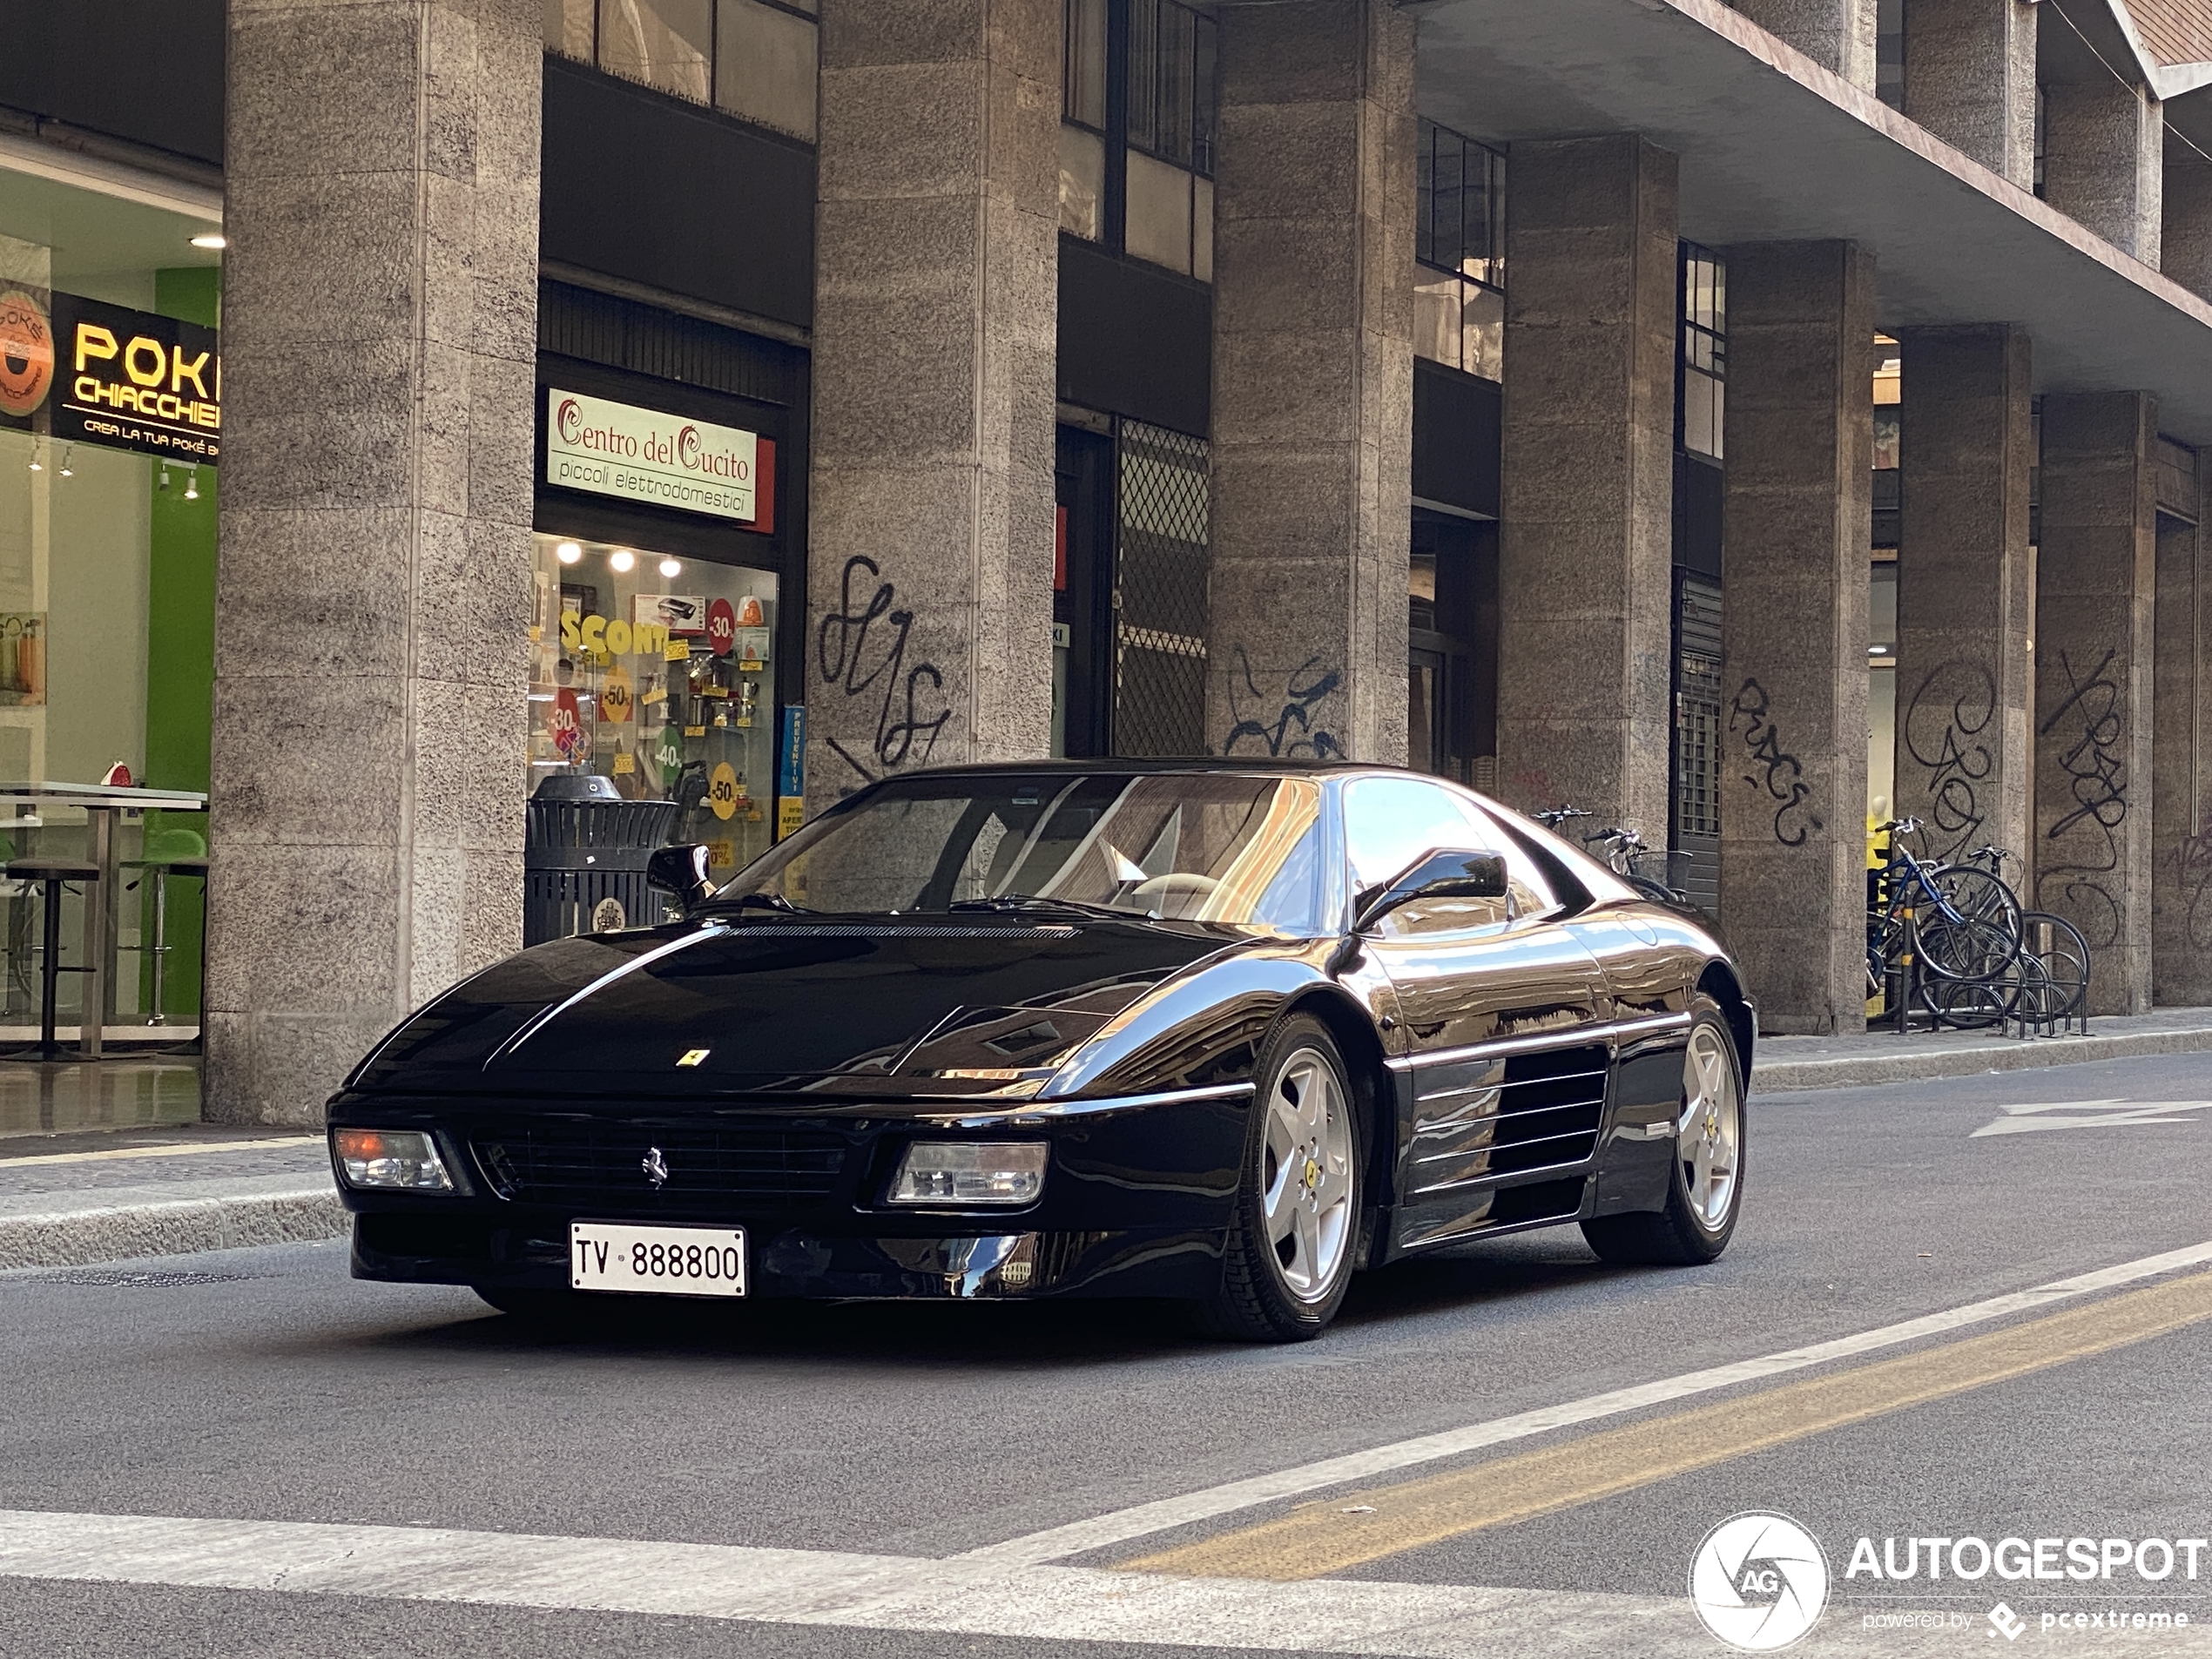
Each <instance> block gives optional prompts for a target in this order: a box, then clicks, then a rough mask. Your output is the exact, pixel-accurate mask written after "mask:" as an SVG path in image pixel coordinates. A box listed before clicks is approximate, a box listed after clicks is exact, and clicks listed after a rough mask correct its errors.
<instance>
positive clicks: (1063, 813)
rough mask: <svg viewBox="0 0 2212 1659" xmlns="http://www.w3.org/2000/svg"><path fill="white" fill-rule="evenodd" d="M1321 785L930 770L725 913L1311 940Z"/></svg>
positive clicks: (795, 839)
mask: <svg viewBox="0 0 2212 1659" xmlns="http://www.w3.org/2000/svg"><path fill="white" fill-rule="evenodd" d="M1320 822H1321V788H1320V786H1319V785H1318V784H1317V783H1314V782H1312V781H1311V780H1309V779H1303V778H1266V777H1248V776H1242V777H1240V776H1237V775H1235V774H1225V775H1224V774H1218V773H1206V772H1164V773H1155V774H1148V775H1143V776H1137V777H1131V776H1129V775H1127V774H1121V775H1115V774H1112V773H1096V774H1083V773H1077V774H1069V773H1067V772H1040V773H1036V774H1034V775H1028V776H1024V775H1023V774H1022V773H1018V772H994V773H989V774H986V775H975V774H968V775H961V774H957V773H949V774H935V775H933V774H922V775H921V776H917V777H913V778H902V779H894V780H892V781H891V782H888V783H885V784H882V785H880V786H877V787H875V788H873V789H871V790H869V791H867V792H866V793H864V794H862V795H860V796H859V797H857V798H856V799H854V800H853V801H852V802H851V803H849V804H848V805H846V806H842V807H840V808H839V809H838V810H837V811H836V812H833V813H828V814H826V816H824V817H822V818H819V819H816V820H815V821H814V822H813V823H812V824H810V825H808V826H806V828H805V829H803V830H801V831H800V832H799V833H798V834H796V835H794V836H792V838H791V839H790V840H787V841H786V842H784V843H783V844H782V845H781V846H779V847H777V848H776V849H775V850H774V851H773V852H772V853H769V854H768V855H767V856H766V857H765V858H763V859H761V860H759V861H758V862H756V863H754V864H752V866H750V867H748V868H746V869H745V870H744V871H742V872H741V873H739V874H738V878H737V880H734V881H732V882H731V883H730V885H729V886H728V887H725V888H724V889H723V890H722V892H721V893H720V894H718V901H719V902H721V903H725V904H734V903H743V902H746V901H747V900H748V899H749V900H750V901H751V902H752V904H755V905H759V906H765V907H768V908H772V909H784V908H791V909H799V910H810V911H821V912H833V913H837V914H863V915H881V914H887V913H890V912H893V911H898V912H901V913H907V912H913V911H950V910H961V909H970V910H1008V911H1012V910H1020V909H1036V910H1039V911H1043V910H1047V909H1054V908H1057V909H1064V910H1069V911H1074V910H1084V909H1094V910H1107V911H1111V912H1114V913H1116V914H1125V915H1130V916H1157V917H1163V918H1167V919H1171V920H1178V921H1214V922H1222V923H1225V924H1227V925H1230V926H1232V927H1258V928H1263V929H1265V930H1267V931H1269V932H1273V933H1284V934H1298V935H1309V934H1318V933H1319V932H1321V931H1323V929H1322V927H1321V926H1320V922H1319V915H1320V890H1321V857H1322V855H1321V831H1320Z"/></svg>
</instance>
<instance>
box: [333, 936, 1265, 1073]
mask: <svg viewBox="0 0 2212 1659" xmlns="http://www.w3.org/2000/svg"><path fill="white" fill-rule="evenodd" d="M1239 937H1240V936H1239V935H1238V934H1232V933H1229V932H1227V931H1225V930H1223V929H1219V928H1213V927H1197V926H1190V925H1184V924H1165V923H1152V922H1146V921H1131V922H1129V923H1121V922H1113V921H1082V922H1074V923H1066V924H1062V923H1060V922H1057V921H1032V920H1030V919H1028V918H1023V919H1022V920H1021V921H1013V922H1006V921H997V920H995V919H985V920H978V921H973V922H971V921H968V919H966V918H958V919H954V920H952V921H936V922H908V921H904V920H903V919H896V920H885V921H853V922H844V921H825V922H821V923H813V922H791V921H782V920H776V921H765V920H754V919H751V918H748V919H745V920H742V921H712V922H708V923H705V924H704V925H700V926H691V927H672V928H658V929H654V930H651V931H650V932H639V933H627V934H600V935H591V936H586V937H583V938H577V939H565V940H560V941H555V942H554V943H551V944H547V945H541V946H538V947H536V948H534V949H531V950H526V951H523V953H522V954H519V955H516V956H513V957H510V958H509V959H508V960H507V961H503V962H502V963H499V964H498V965H497V966H496V967H494V968H489V969H487V970H486V971H484V972H483V973H482V974H477V975H476V976H475V977H474V978H473V979H470V980H468V981H463V982H462V984H460V985H458V986H455V988H453V989H452V990H450V991H448V992H447V993H446V994H445V995H442V996H441V997H439V998H438V999H437V1000H436V1001H434V1002H432V1003H431V1004H430V1005H429V1006H428V1007H427V1008H423V1009H422V1010H421V1012H420V1013H418V1014H416V1015H415V1016H414V1017H413V1018H411V1019H410V1020H408V1022H406V1023H405V1024H403V1025H402V1026H401V1027H400V1028H399V1029H397V1030H396V1031H395V1032H393V1033H392V1035H390V1036H388V1038H386V1039H385V1041H384V1042H382V1043H381V1044H380V1045H379V1047H378V1048H377V1049H376V1050H375V1052H374V1053H373V1054H371V1055H369V1057H368V1059H367V1060H365V1061H364V1062H362V1063H361V1067H360V1068H359V1069H357V1070H356V1072H355V1074H354V1077H353V1078H352V1079H351V1080H349V1083H348V1087H349V1088H350V1089H357V1090H358V1089H367V1090H374V1091H375V1092H379V1093H383V1092H388V1091H404V1092H408V1093H414V1092H421V1091H428V1092H435V1093H441V1094H445V1093H493V1094H507V1093H514V1092H528V1093H529V1094H531V1095H533V1096H560V1095H591V1096H604V1095H605V1094H606V1093H607V1092H608V1090H609V1089H610V1088H618V1089H620V1090H621V1091H622V1092H623V1093H624V1094H625V1095H632V1096H648V1097H657V1098H669V1097H685V1096H723V1095H727V1094H732V1093H772V1094H779V1095H788V1094H790V1093H792V1092H806V1093H814V1094H824V1095H829V1096H840V1095H843V1096H874V1097H878V1098H881V1097H883V1096H893V1097H903V1096H956V1097H972V1096H992V1095H1001V1096H1003V1095H1020V1094H1028V1093H1034V1092H1035V1089H1036V1088H1037V1087H1038V1085H1039V1083H1040V1082H1042V1079H1043V1078H1045V1077H1048V1076H1050V1075H1051V1073H1052V1071H1053V1070H1054V1069H1056V1068H1057V1067H1058V1066H1059V1065H1060V1063H1061V1062H1062V1061H1064V1060H1065V1059H1066V1058H1067V1057H1068V1056H1069V1055H1071V1054H1072V1053H1074V1052H1075V1050H1076V1049H1078V1048H1080V1047H1081V1046H1082V1043H1083V1042H1085V1041H1086V1040H1088V1039H1089V1037H1090V1036H1091V1035H1094V1034H1095V1033H1096V1031H1097V1030H1098V1029H1099V1028H1100V1027H1101V1026H1103V1025H1104V1024H1105V1023H1106V1022H1108V1021H1109V1020H1110V1019H1112V1018H1113V1017H1114V1016H1115V1015H1116V1014H1119V1013H1121V1012H1122V1011H1123V1009H1124V1008H1127V1007H1129V1005H1130V1003H1131V1002H1133V1001H1136V999H1137V998H1138V997H1139V996H1142V995H1143V994H1144V993H1145V992H1146V991H1147V990H1149V989H1150V988H1152V987H1154V986H1156V985H1157V984H1158V983H1159V982H1160V981H1163V979H1165V978H1167V977H1169V976H1170V975H1171V974H1175V973H1177V971H1179V970H1181V969H1183V968H1188V967H1190V965H1192V964H1193V963H1196V962H1197V961H1202V960H1203V959H1204V958H1205V957H1207V956H1210V955H1212V954H1217V953H1218V952H1221V951H1223V950H1224V949H1229V948H1234V947H1235V946H1236V945H1237V943H1238V940H1239Z"/></svg>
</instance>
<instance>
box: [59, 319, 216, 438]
mask: <svg viewBox="0 0 2212 1659" xmlns="http://www.w3.org/2000/svg"><path fill="white" fill-rule="evenodd" d="M54 336H55V340H56V342H57V345H58V347H59V348H60V361H59V363H58V364H57V372H56V374H55V380H56V383H57V385H56V395H55V398H54V414H53V435H54V436H55V437H56V438H57V439H62V440H68V439H78V440H81V441H83V442H86V443H99V444H105V445H107V446H109V447H110V448H118V449H136V450H138V451H139V452H140V453H141V454H143V455H161V456H164V457H165V458H167V459H170V460H174V461H183V462H196V463H198V464H199V465H201V466H212V465H213V464H214V462H215V461H216V459H217V458H218V456H219V455H221V453H222V447H223V360H222V356H221V354H220V353H219V350H218V349H217V344H216V341H217V335H216V332H215V330H213V329H212V328H202V327H200V326H199V324H197V323H191V322H179V321H178V320H176V319H175V318H173V317H157V316H155V315H154V314H152V312H150V311H132V310H130V309H129V308H127V307H123V306H111V305H103V304H102V303H101V302H100V301H98V300H84V299H80V298H78V296H77V295H76V294H73V293H57V294H56V295H55V296H54Z"/></svg>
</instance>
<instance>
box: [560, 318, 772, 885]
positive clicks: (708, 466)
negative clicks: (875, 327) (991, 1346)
mask: <svg viewBox="0 0 2212 1659" xmlns="http://www.w3.org/2000/svg"><path fill="white" fill-rule="evenodd" d="M540 303H541V307H542V310H541V327H540V339H541V346H542V347H543V349H542V351H541V354H540V357H539V371H538V382H539V388H538V409H537V418H538V428H539V431H538V471H537V481H538V482H537V490H536V535H535V536H534V538H533V540H534V543H535V553H536V556H535V561H534V570H533V586H532V593H531V612H530V624H529V639H530V688H529V699H530V702H529V706H530V721H529V777H530V786H531V788H532V790H533V792H535V791H536V790H537V789H538V788H540V787H541V786H543V784H544V782H545V780H546V779H553V778H563V777H574V776H577V775H578V774H583V773H590V774H594V775H597V776H598V777H602V778H605V779H608V780H610V782H611V784H612V785H613V786H614V788H615V790H616V791H617V792H618V793H619V794H620V795H621V796H622V797H623V798H624V799H629V800H655V799H660V800H672V801H675V802H676V803H678V813H677V814H676V817H675V819H674V824H673V827H672V829H671V832H670V835H669V839H670V840H674V841H697V842H701V843H704V844H705V846H707V847H708V848H709V849H710V850H711V864H712V867H713V869H714V872H715V874H716V877H717V879H720V878H722V877H725V876H727V875H729V874H731V873H733V872H734V871H735V870H736V869H737V868H738V867H740V866H742V865H744V864H745V863H747V862H749V861H750V860H752V859H754V858H757V857H758V856H759V854H760V853H763V852H765V850H766V849H767V848H768V847H769V846H771V845H772V843H773V842H774V840H776V839H777V836H778V834H779V833H786V832H787V831H788V829H789V828H791V827H794V826H795V825H796V819H797V814H798V812H799V796H800V794H801V787H800V779H799V758H800V756H801V754H802V753H803V733H802V731H801V725H800V722H801V719H802V718H803V716H802V713H801V711H800V710H799V708H798V707H797V706H795V704H796V697H797V691H798V687H799V683H800V682H799V673H800V662H799V644H800V639H799V634H798V624H797V618H796V617H793V616H786V604H785V600H786V596H787V595H788V596H792V597H796V596H799V595H801V594H803V593H804V591H805V580H804V576H803V573H802V571H801V570H800V569H799V566H798V564H797V563H796V551H795V550H797V549H798V548H799V547H800V546H801V545H802V544H803V542H802V538H801V534H800V531H799V522H800V521H801V519H802V518H803V509H802V508H801V505H800V502H799V496H800V494H801V489H800V486H801V485H803V481H804V476H805V473H804V467H803V465H802V464H801V461H800V458H799V455H798V453H797V452H798V451H799V449H801V448H803V444H804V419H803V402H802V401H801V400H802V399H803V395H804V390H805V374H806V359H805V354H804V353H803V352H802V351H799V350H798V349H797V348H795V347H789V346H786V345H783V344H781V343H780V342H777V341H767V340H762V339H759V338H758V337H755V336H752V335H750V334H745V333H743V332H742V331H738V330H735V329H731V328H726V327H719V326H718V325H716V324H713V323H710V322H705V321H702V320H697V319H692V318H687V317H681V316H678V315H675V314H671V313H666V312H662V311H658V310H657V309H655V308H653V307H647V306H644V305H641V304H638V303H637V302H635V301H631V300H624V299H617V298H615V297H613V296H609V295H604V294H599V293H590V292H588V291H586V290H583V289H579V288H574V287H568V286H566V285H564V284H560V283H554V282H548V283H546V284H544V285H543V289H542V292H541V301H540ZM648 364H650V365H654V366H658V367H660V368H663V369H664V370H666V369H669V368H676V369H678V370H680V371H681V372H682V373H683V374H684V378H683V379H682V380H680V381H679V380H676V379H673V378H669V377H668V376H667V375H666V374H665V373H664V374H660V375H648V374H642V373H639V372H638V368H639V366H641V365H648ZM779 826H780V828H779Z"/></svg>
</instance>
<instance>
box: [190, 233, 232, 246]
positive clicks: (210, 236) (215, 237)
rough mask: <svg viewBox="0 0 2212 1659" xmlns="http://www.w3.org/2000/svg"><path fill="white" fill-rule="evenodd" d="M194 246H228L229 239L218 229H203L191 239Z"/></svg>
mask: <svg viewBox="0 0 2212 1659" xmlns="http://www.w3.org/2000/svg"><path fill="white" fill-rule="evenodd" d="M192 246H194V247H216V248H219V247H228V246H230V243H229V241H228V240H227V239H226V238H225V237H224V235H223V233H222V232H220V231H203V232H201V233H199V235H198V236H195V237H193V238H192Z"/></svg>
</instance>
